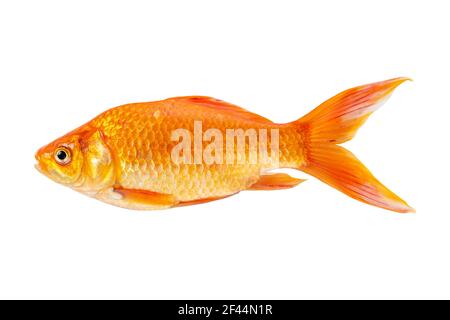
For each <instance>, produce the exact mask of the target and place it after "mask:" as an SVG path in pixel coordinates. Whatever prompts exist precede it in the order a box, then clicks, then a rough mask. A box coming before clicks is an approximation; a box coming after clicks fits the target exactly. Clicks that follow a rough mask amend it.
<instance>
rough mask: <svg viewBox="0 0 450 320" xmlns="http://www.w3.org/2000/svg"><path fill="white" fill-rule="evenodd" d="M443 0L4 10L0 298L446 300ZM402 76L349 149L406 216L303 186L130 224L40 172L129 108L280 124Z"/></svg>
mask: <svg viewBox="0 0 450 320" xmlns="http://www.w3.org/2000/svg"><path fill="white" fill-rule="evenodd" d="M447 2H448V1H427V2H423V1H261V0H259V1H241V0H239V1H231V0H227V1H168V0H164V1H76V2H68V1H46V0H42V1H20V0H19V1H2V2H1V4H0V37H1V38H0V40H1V43H0V46H1V48H0V108H1V115H2V116H1V126H0V133H1V142H2V146H1V149H0V150H1V151H0V152H1V157H0V161H1V183H0V188H1V190H0V191H1V193H0V194H1V201H0V297H1V298H138V299H141V298H182V299H184V298H193V299H196V298H212V299H214V298H254V299H257V298H268V299H271V298H297V299H298V298H309V299H312V298H344V299H346V298H364V299H365V298H387V299H390V298H450V259H449V245H450V210H449V209H448V201H447V198H448V197H449V195H448V192H449V188H448V179H449V173H448V170H449V169H448V168H449V160H450V159H449V154H448V150H449V144H448V142H449V138H450V137H449V129H448V116H449V113H450V111H449V110H450V106H449V102H448V91H449V71H450V63H449V59H450V47H449V41H448V31H449V30H450V20H449V18H448V12H449V8H448V7H447ZM397 76H408V77H412V78H413V79H414V80H415V81H414V82H408V83H405V84H403V85H402V86H401V87H399V88H398V89H397V90H396V92H395V93H394V95H393V96H392V98H391V99H390V100H389V101H388V103H386V104H385V105H384V106H383V108H381V109H380V110H379V111H377V112H376V113H375V114H374V115H373V116H372V117H371V118H370V119H369V121H368V122H367V123H366V125H364V127H363V128H362V129H361V130H360V131H359V133H358V136H357V137H356V138H355V139H354V140H353V141H351V142H350V143H347V144H346V147H348V148H349V149H350V150H352V151H353V152H354V153H355V154H356V155H358V157H359V158H360V159H361V160H362V161H363V162H364V163H365V164H366V165H367V166H368V167H369V168H370V169H371V171H372V172H373V173H374V174H375V175H376V176H377V177H378V178H379V179H380V180H381V181H382V182H383V183H385V184H386V185H387V186H388V187H390V188H391V189H392V190H393V191H394V192H396V193H398V194H399V195H400V196H401V197H403V198H404V199H405V200H406V201H408V202H409V203H410V204H411V205H412V206H413V207H415V208H416V209H417V214H415V215H414V214H409V215H401V214H397V213H393V212H389V211H385V210H382V209H378V208H375V207H371V206H368V205H365V204H362V203H359V202H357V201H355V200H353V199H350V198H348V197H346V196H344V195H342V194H340V193H339V192H337V191H335V190H333V189H332V188H330V187H328V186H327V185H325V184H323V183H322V182H320V181H318V180H316V179H314V178H312V177H309V180H308V181H307V182H305V183H303V184H301V185H300V186H298V187H297V188H294V189H291V190H284V191H273V192H264V191H261V192H242V193H240V194H239V195H237V196H234V197H231V198H228V199H225V200H221V201H217V202H211V203H208V204H204V205H198V206H192V207H183V208H177V209H172V210H167V211H153V212H134V211H130V210H125V209H120V208H116V207H113V206H110V205H107V204H104V203H101V202H99V201H95V200H93V199H90V198H88V197H85V196H83V195H81V194H78V193H76V192H74V191H72V190H70V189H68V188H65V187H63V186H61V185H58V184H56V183H54V182H53V181H51V180H49V179H47V178H45V177H44V176H43V175H41V174H39V173H38V172H37V171H36V170H35V169H34V163H35V159H34V153H35V151H36V150H37V149H38V148H39V147H40V146H42V145H44V144H46V143H48V142H50V141H51V140H53V139H55V138H57V137H59V136H60V135H62V134H64V133H66V132H68V131H69V130H71V129H74V128H75V127H77V126H79V125H81V124H82V123H84V122H86V121H88V120H89V119H91V118H92V117H94V116H95V115H97V114H98V113H100V112H102V111H104V110H106V109H107V108H110V107H113V106H116V105H120V104H123V103H128V102H137V101H152V100H159V99H163V98H167V97H171V96H179V95H195V94H200V95H210V96H214V97H216V98H220V99H223V100H226V101H229V102H232V103H235V104H238V105H240V106H242V107H245V108H247V109H249V110H251V111H254V112H256V113H259V114H261V115H263V116H265V117H268V118H270V119H272V120H273V121H276V122H287V121H292V120H294V119H297V118H299V117H300V116H302V115H304V114H305V113H307V112H308V111H310V110H311V109H312V108H313V107H315V106H317V105H318V104H319V103H321V102H322V101H323V100H325V99H327V98H329V97H331V96H332V95H334V94H335V93H338V92H339V91H341V90H344V89H347V88H350V87H353V86H356V85H360V84H365V83H370V82H374V81H379V80H385V79H389V78H393V77H397ZM294 174H295V175H296V176H298V177H306V176H307V175H306V174H303V173H301V172H297V173H294Z"/></svg>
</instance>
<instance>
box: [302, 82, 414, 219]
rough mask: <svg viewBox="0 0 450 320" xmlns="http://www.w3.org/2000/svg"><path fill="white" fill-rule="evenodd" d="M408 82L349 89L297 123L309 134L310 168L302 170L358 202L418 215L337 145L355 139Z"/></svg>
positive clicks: (308, 154)
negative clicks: (399, 88)
mask: <svg viewBox="0 0 450 320" xmlns="http://www.w3.org/2000/svg"><path fill="white" fill-rule="evenodd" d="M406 80H409V79H408V78H396V79H392V80H387V81H382V82H377V83H373V84H368V85H363V86H360V87H355V88H352V89H349V90H346V91H344V92H341V93H340V94H338V95H336V96H334V97H333V98H331V99H329V100H327V101H325V102H324V103H322V104H321V105H320V106H318V107H317V108H316V109H314V110H313V111H311V112H310V113H309V114H307V115H306V116H304V117H303V118H301V119H299V120H297V121H295V122H294V123H295V125H297V126H300V127H301V128H302V130H303V132H306V141H305V142H306V146H305V148H306V165H304V166H302V167H301V168H299V169H300V170H302V171H304V172H306V173H308V174H311V175H312V176H314V177H316V178H318V179H320V180H322V181H323V182H325V183H327V184H329V185H331V186H332V187H334V188H336V189H338V190H339V191H341V192H343V193H345V194H346V195H348V196H350V197H352V198H354V199H356V200H359V201H362V202H365V203H368V204H371V205H374V206H377V207H381V208H384V209H388V210H392V211H396V212H402V213H405V212H414V209H413V208H411V207H410V206H409V205H408V204H407V203H406V202H405V201H403V200H402V199H401V198H400V197H398V196H397V195H395V194H394V193H393V192H392V191H390V190H389V189H388V188H386V187H385V186H384V185H383V184H381V182H379V181H378V180H377V179H376V178H375V177H374V176H373V175H372V174H371V173H370V171H369V170H368V169H367V168H366V167H365V166H364V165H363V164H362V163H361V162H360V161H359V160H358V159H357V158H356V157H355V156H354V155H353V154H352V153H351V152H350V151H348V150H346V149H345V148H343V147H341V146H338V145H337V144H340V143H343V142H345V141H348V140H350V139H352V138H353V137H354V135H355V134H356V131H357V130H358V128H359V127H360V126H361V125H362V124H363V123H364V122H365V121H366V120H367V118H368V117H369V116H370V115H371V114H372V112H374V111H375V110H376V109H377V108H379V107H380V106H381V105H382V104H383V102H385V101H386V100H387V99H388V98H389V96H390V95H391V93H392V91H393V90H394V89H395V88H396V87H397V86H399V85H400V84H401V83H403V82H404V81H406Z"/></svg>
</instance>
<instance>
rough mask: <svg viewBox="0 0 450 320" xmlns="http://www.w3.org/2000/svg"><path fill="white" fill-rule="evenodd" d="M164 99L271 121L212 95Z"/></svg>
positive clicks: (251, 118) (257, 119)
mask: <svg viewBox="0 0 450 320" xmlns="http://www.w3.org/2000/svg"><path fill="white" fill-rule="evenodd" d="M166 101H169V102H172V103H174V104H175V103H182V104H188V105H192V106H201V107H206V108H210V109H212V110H213V111H215V112H220V113H224V114H234V115H236V116H238V117H240V118H242V119H247V120H252V121H258V122H266V123H267V122H269V123H272V121H270V120H269V119H267V118H264V117H262V116H260V115H257V114H255V113H252V112H250V111H248V110H245V109H244V108H241V107H238V106H236V105H234V104H231V103H228V102H225V101H222V100H219V99H215V98H212V97H205V96H186V97H175V98H169V99H167V100H166Z"/></svg>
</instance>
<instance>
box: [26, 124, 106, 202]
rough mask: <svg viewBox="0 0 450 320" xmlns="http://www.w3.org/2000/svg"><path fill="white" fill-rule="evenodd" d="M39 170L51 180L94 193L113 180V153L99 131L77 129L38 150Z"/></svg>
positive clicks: (37, 165) (37, 167)
mask: <svg viewBox="0 0 450 320" xmlns="http://www.w3.org/2000/svg"><path fill="white" fill-rule="evenodd" d="M35 157H36V160H37V164H36V169H37V170H38V171H40V172H41V173H43V174H44V175H45V176H47V177H48V178H50V179H51V180H53V181H55V182H57V183H60V184H63V185H66V186H68V187H71V188H73V189H75V190H77V191H80V192H83V193H87V194H89V195H94V194H95V193H96V192H99V191H100V190H103V189H105V188H107V187H110V186H112V185H113V183H114V164H113V159H112V154H111V151H110V149H109V147H108V146H107V145H106V143H105V141H104V138H103V135H102V134H101V132H100V131H99V130H96V129H92V128H80V129H76V130H74V131H72V132H70V133H68V134H66V135H64V136H62V137H60V138H58V139H56V140H55V141H53V142H51V143H49V144H47V145H45V146H43V147H42V148H40V149H39V150H38V151H37V152H36V155H35Z"/></svg>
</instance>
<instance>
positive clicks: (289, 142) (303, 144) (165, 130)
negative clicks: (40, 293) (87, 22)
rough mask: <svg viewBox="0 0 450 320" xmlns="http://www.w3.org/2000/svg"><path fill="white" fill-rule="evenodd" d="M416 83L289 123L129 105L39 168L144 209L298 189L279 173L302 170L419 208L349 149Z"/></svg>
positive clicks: (229, 110) (42, 158) (216, 103)
mask: <svg viewBox="0 0 450 320" xmlns="http://www.w3.org/2000/svg"><path fill="white" fill-rule="evenodd" d="M406 80H408V79H407V78H396V79H392V80H387V81H382V82H377V83H373V84H368V85H363V86H359V87H355V88H352V89H349V90H346V91H344V92H342V93H340V94H338V95H336V96H334V97H333V98H331V99H329V100H327V101H325V102H324V103H322V104H321V105H320V106H318V107H317V108H316V109H314V110H313V111H311V112H310V113H308V114H307V115H305V116H304V117H302V118H300V119H298V120H296V121H293V122H290V123H285V124H277V123H273V122H272V121H270V120H268V119H266V118H264V117H261V116H259V115H256V114H254V113H251V112H249V111H247V110H245V109H242V108H240V107H238V106H235V105H232V104H230V103H226V102H224V101H221V100H217V99H214V98H210V97H201V96H192V97H177V98H170V99H166V100H162V101H155V102H146V103H132V104H126V105H122V106H119V107H116V108H112V109H110V110H107V111H106V112H103V113H102V114H100V115H99V116H97V117H96V118H94V119H92V120H91V121H89V122H88V123H86V124H84V125H82V126H81V127H79V128H77V129H75V130H73V131H71V132H69V133H67V134H66V135H64V136H62V137H61V138H58V139H56V140H55V141H53V142H51V143H50V144H48V145H46V146H44V147H42V148H40V149H39V150H38V151H37V153H36V159H37V161H38V163H37V165H36V168H37V169H38V170H39V171H40V172H42V173H43V174H44V175H46V176H47V177H49V178H50V179H52V180H54V181H56V182H58V183H61V184H63V185H66V186H69V187H71V188H72V189H74V190H76V191H79V192H82V193H84V194H86V195H88V196H90V197H93V198H96V199H98V200H101V201H104V202H107V203H109V204H112V205H116V206H120V207H124V208H129V209H141V210H149V209H164V208H171V207H177V206H184V205H191V204H198V203H204V202H208V201H212V200H217V199H221V198H224V197H227V196H230V195H233V194H236V193H238V192H240V191H242V190H277V189H286V188H292V187H295V186H296V185H298V184H299V183H301V182H302V181H303V180H300V179H296V178H293V177H290V176H289V175H287V174H284V173H271V170H274V169H278V168H294V169H298V170H301V171H304V172H306V173H308V174H310V175H312V176H314V177H316V178H318V179H320V180H322V181H323V182H325V183H327V184H329V185H330V186H332V187H334V188H336V189H337V190H339V191H341V192H343V193H345V194H346V195H348V196H350V197H352V198H354V199H357V200H359V201H362V202H365V203H368V204H371V205H374V206H377V207H381V208H384V209H388V210H392V211H397V212H402V213H403V212H412V211H414V209H412V208H411V207H410V206H409V205H408V204H407V203H406V202H405V201H403V200H402V199H401V198H399V197H398V196H397V195H395V194H394V193H393V192H391V191H390V190H389V189H387V188H386V187H385V186H384V185H382V184H381V183H380V182H379V181H378V180H377V179H376V178H375V177H374V176H373V175H372V174H371V173H370V172H369V170H368V169H367V168H366V167H365V166H364V165H363V164H362V163H361V162H360V161H359V160H358V159H357V158H356V157H355V156H354V155H353V154H352V153H351V152H349V151H348V150H346V149H345V148H343V147H341V146H340V144H341V143H343V142H345V141H348V140H350V139H352V138H353V136H354V135H355V134H356V131H357V130H358V128H359V127H360V126H361V125H362V124H363V123H364V122H365V121H366V119H367V118H368V117H369V116H370V115H371V114H372V112H374V111H375V110H376V109H377V108H378V107H379V106H380V105H381V104H382V103H383V102H384V101H385V100H386V99H387V98H388V97H389V95H390V94H391V93H392V91H393V90H394V89H395V88H396V87H397V86H398V85H400V84H401V83H402V82H404V81H406Z"/></svg>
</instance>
